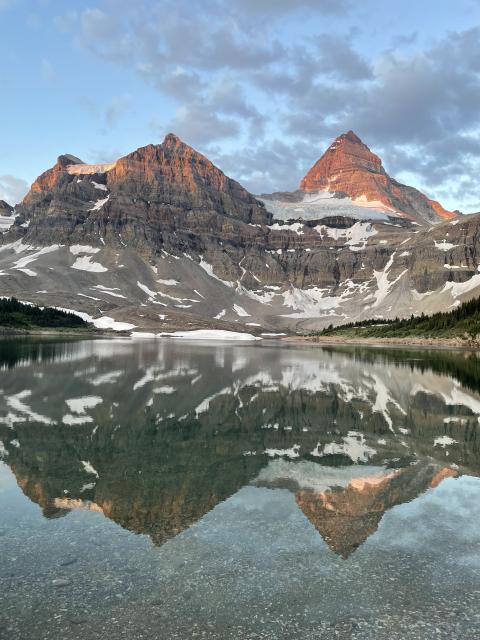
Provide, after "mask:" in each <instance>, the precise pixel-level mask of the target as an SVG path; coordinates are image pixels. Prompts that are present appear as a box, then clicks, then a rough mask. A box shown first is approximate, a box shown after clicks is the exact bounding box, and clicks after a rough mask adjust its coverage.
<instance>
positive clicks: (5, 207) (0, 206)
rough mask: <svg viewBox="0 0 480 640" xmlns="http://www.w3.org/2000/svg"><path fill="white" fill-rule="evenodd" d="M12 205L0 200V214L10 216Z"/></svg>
mask: <svg viewBox="0 0 480 640" xmlns="http://www.w3.org/2000/svg"><path fill="white" fill-rule="evenodd" d="M12 212H13V207H11V206H10V205H9V204H8V202H5V200H0V216H11V215H12Z"/></svg>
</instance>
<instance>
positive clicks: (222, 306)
mask: <svg viewBox="0 0 480 640" xmlns="http://www.w3.org/2000/svg"><path fill="white" fill-rule="evenodd" d="M357 140H359V139H358V138H357V137H356V136H355V137H354V134H353V133H352V134H351V135H349V140H347V142H348V144H349V145H354V146H355V145H358V144H359V143H358V142H357ZM362 144H363V143H362ZM364 146H365V145H364ZM355 148H356V146H355ZM365 149H367V151H365V150H363V147H362V154H363V155H364V156H365V157H364V165H365V166H367V168H368V167H370V168H372V169H374V170H375V171H377V173H375V174H372V175H375V176H376V175H377V174H378V172H379V171H380V169H379V167H380V168H381V161H380V160H379V159H378V158H377V156H374V154H371V152H370V151H369V150H368V148H367V147H365ZM370 154H371V155H370ZM372 158H373V159H372ZM376 158H377V159H376ZM355 171H356V169H355ZM382 175H383V174H382ZM385 175H386V174H385ZM325 194H326V196H325ZM302 198H310V200H309V201H308V203H307V204H305V202H304V201H303V200H302V201H301V202H300V200H299V199H302ZM309 203H310V204H309ZM352 203H353V201H352V200H351V199H349V198H348V197H347V196H345V194H344V193H335V194H332V193H328V192H320V195H318V193H317V194H316V193H314V192H309V193H307V192H304V191H301V192H295V193H294V194H291V197H290V199H289V200H288V203H287V204H288V207H287V208H286V209H285V210H284V211H283V213H284V218H290V221H286V220H282V219H281V216H276V215H275V212H274V211H272V209H271V206H272V201H271V200H270V201H268V198H266V199H263V201H260V200H259V199H258V198H256V197H254V196H253V195H252V194H250V193H249V192H248V191H247V190H246V189H244V188H243V187H242V186H241V185H240V184H239V183H238V182H236V181H235V180H232V179H231V178H229V177H228V176H226V175H225V174H224V173H223V172H222V171H221V170H220V169H219V168H218V167H216V166H215V165H214V164H213V163H212V162H211V161H210V160H209V159H208V158H206V157H205V156H204V155H202V154H200V153H198V152H197V151H195V149H193V148H192V147H190V146H188V145H186V144H185V143H184V142H182V141H181V140H180V139H179V138H178V137H177V136H175V135H173V134H169V135H167V136H166V137H165V140H164V141H163V142H162V143H161V144H159V145H147V146H145V147H141V148H139V149H137V150H135V151H133V152H132V153H130V154H127V155H126V156H124V157H122V158H119V159H118V160H117V161H115V162H113V163H107V164H97V165H86V164H84V163H82V161H81V160H80V159H78V158H77V157H76V156H73V155H71V154H65V155H62V156H59V158H58V159H57V162H56V163H55V164H54V166H53V167H51V168H50V169H48V170H47V171H46V172H44V173H43V174H41V175H40V176H39V177H38V178H37V180H36V181H35V182H34V184H33V185H32V189H31V190H30V192H29V194H27V196H26V197H25V199H24V201H23V202H22V203H21V204H19V205H17V206H16V207H15V210H14V216H11V217H10V218H9V229H7V230H6V232H4V233H2V234H1V235H0V272H1V273H2V276H1V278H0V294H1V295H4V296H7V297H10V296H14V297H17V298H20V299H22V300H26V301H29V302H33V303H35V304H39V305H41V306H42V305H48V306H58V307H61V308H67V309H70V310H76V311H77V312H81V313H83V314H87V315H88V317H89V318H90V319H91V320H92V321H93V322H94V323H95V322H97V321H98V323H100V324H97V326H99V327H100V326H101V327H102V328H104V327H105V322H106V321H105V320H104V319H105V318H109V320H108V322H110V325H108V326H112V325H114V324H115V323H117V324H119V325H121V326H122V327H123V328H125V327H126V326H128V327H131V328H132V329H133V328H136V329H141V330H148V331H153V332H155V331H158V330H163V329H164V328H165V327H168V329H169V330H172V329H173V328H175V326H178V327H179V328H182V329H186V328H205V327H208V326H215V327H216V328H225V329H227V328H228V329H231V327H232V326H235V324H236V325H237V326H243V327H245V328H246V329H247V331H248V332H250V331H252V330H253V329H251V327H262V328H265V329H266V330H268V331H285V330H288V331H292V330H294V331H298V330H301V331H305V330H311V329H321V328H323V327H325V326H328V325H329V324H332V323H333V324H345V322H347V321H349V320H364V319H368V318H372V317H373V318H377V317H384V318H392V317H395V316H400V317H405V316H410V315H411V314H412V313H413V314H415V313H421V312H423V311H424V312H426V313H432V312H435V311H438V310H441V309H445V308H448V307H450V306H451V305H456V304H459V303H460V302H463V301H464V300H466V299H469V298H470V297H473V296H474V295H476V293H477V292H478V291H479V290H480V280H479V279H480V274H479V272H478V269H479V268H480V240H479V237H480V236H479V234H478V227H479V225H480V216H465V217H459V218H454V219H452V220H448V221H443V222H442V221H440V223H436V224H430V223H428V221H427V220H426V219H422V221H421V222H417V221H415V220H412V219H411V218H410V217H409V216H406V215H402V216H399V215H397V212H395V211H392V210H390V209H388V208H386V207H382V208H381V209H375V208H369V207H368V206H358V205H354V204H352ZM367 204H368V203H367ZM363 205H365V203H363ZM307 206H311V207H312V210H313V211H314V213H315V215H316V217H315V216H314V217H313V219H312V216H308V215H305V214H304V209H305V208H306V207H307ZM302 207H303V208H302ZM319 212H320V213H321V215H319ZM312 215H313V214H312ZM255 330H256V329H255Z"/></svg>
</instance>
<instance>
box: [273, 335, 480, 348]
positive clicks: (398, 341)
mask: <svg viewBox="0 0 480 640" xmlns="http://www.w3.org/2000/svg"><path fill="white" fill-rule="evenodd" d="M283 340H285V341H287V342H303V343H305V342H312V343H315V344H331V345H346V344H349V345H356V346H389V345H391V346H398V347H432V348H437V349H469V350H472V349H479V348H480V343H479V342H468V341H467V340H465V339H463V338H458V337H456V338H427V337H419V336H412V337H403V338H400V337H399V338H361V337H346V336H287V337H285V338H283Z"/></svg>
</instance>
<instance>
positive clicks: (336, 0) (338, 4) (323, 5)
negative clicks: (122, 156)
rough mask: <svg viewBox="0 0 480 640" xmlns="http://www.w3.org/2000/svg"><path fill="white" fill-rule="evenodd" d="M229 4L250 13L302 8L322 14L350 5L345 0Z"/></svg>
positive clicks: (247, 0)
mask: <svg viewBox="0 0 480 640" xmlns="http://www.w3.org/2000/svg"><path fill="white" fill-rule="evenodd" d="M231 5H232V6H233V7H235V8H238V9H240V10H241V11H250V12H252V13H274V14H277V15H278V13H282V12H292V11H298V10H302V9H308V10H309V11H316V12H319V13H324V14H334V15H338V14H342V13H345V12H346V11H347V10H348V8H349V7H350V2H347V0H232V2H231Z"/></svg>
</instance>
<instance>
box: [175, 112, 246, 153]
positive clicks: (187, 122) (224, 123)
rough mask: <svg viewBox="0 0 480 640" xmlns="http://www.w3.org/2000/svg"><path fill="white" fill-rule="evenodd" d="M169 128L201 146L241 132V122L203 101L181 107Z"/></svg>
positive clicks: (191, 142) (189, 141)
mask: <svg viewBox="0 0 480 640" xmlns="http://www.w3.org/2000/svg"><path fill="white" fill-rule="evenodd" d="M167 129H168V130H171V131H175V132H176V133H177V135H179V136H180V137H181V138H183V139H184V140H185V141H186V142H187V143H189V144H191V145H199V146H205V145H208V144H210V143H211V142H212V141H216V140H224V139H226V138H234V137H235V136H237V135H239V134H240V124H239V123H238V121H237V120H236V119H235V118H232V117H228V116H220V115H218V114H217V113H216V112H215V111H214V110H212V109H211V108H210V106H209V105H208V104H205V103H202V102H197V103H192V104H189V105H188V106H183V107H179V108H178V109H177V111H176V113H175V116H174V118H173V119H172V120H171V122H170V124H169V126H168V127H167ZM164 133H167V131H166V130H165V131H164Z"/></svg>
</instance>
